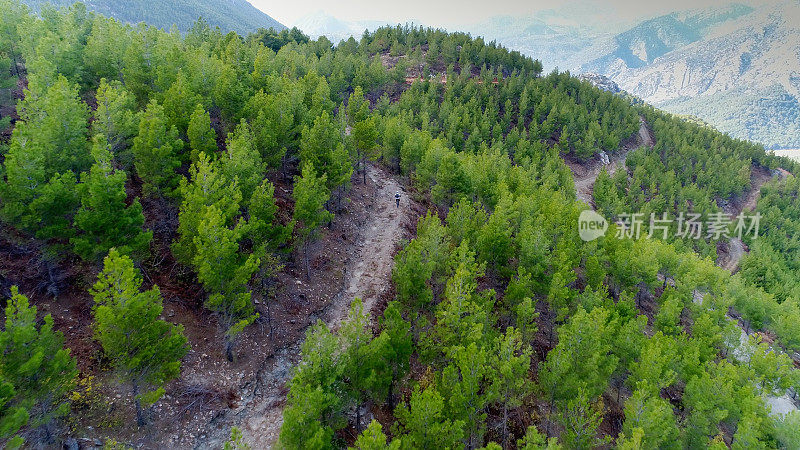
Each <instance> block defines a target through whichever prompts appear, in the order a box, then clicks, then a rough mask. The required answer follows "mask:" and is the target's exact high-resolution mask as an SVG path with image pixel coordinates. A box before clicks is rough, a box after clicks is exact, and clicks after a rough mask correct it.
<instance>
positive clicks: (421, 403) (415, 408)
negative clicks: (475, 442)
mask: <svg viewBox="0 0 800 450" xmlns="http://www.w3.org/2000/svg"><path fill="white" fill-rule="evenodd" d="M395 417H397V431H396V432H395V433H394V434H395V436H397V435H401V436H400V439H402V441H403V445H404V446H408V448H457V447H460V446H461V445H462V444H461V439H462V437H463V435H464V431H463V427H464V422H462V421H460V420H455V421H451V420H449V419H447V418H446V417H447V415H446V413H445V402H444V399H443V398H442V396H441V394H439V393H438V392H437V391H436V389H435V388H433V387H427V388H425V390H422V391H420V390H419V388H416V389H415V390H414V392H413V393H412V394H411V400H410V401H409V404H408V406H406V405H400V406H398V407H397V409H396V410H395Z"/></svg>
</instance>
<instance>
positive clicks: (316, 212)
mask: <svg viewBox="0 0 800 450" xmlns="http://www.w3.org/2000/svg"><path fill="white" fill-rule="evenodd" d="M326 181H327V178H326V177H325V175H322V176H317V172H316V170H315V169H314V166H312V165H310V164H306V165H305V166H303V171H302V175H301V176H300V177H298V178H296V179H295V183H294V190H293V191H292V197H293V198H294V220H295V221H296V222H297V225H298V226H299V230H298V234H299V236H298V239H297V244H298V245H299V247H300V250H301V251H302V254H303V259H304V260H305V266H306V278H310V277H311V273H310V270H311V267H310V265H309V263H308V246H309V244H310V243H311V241H312V240H313V239H314V238H315V237H316V236H317V233H318V231H319V227H320V226H321V225H323V224H324V223H326V222H329V221H331V220H333V214H331V213H330V212H329V211H327V210H326V209H325V203H327V201H328V199H330V192H329V191H328V189H327V187H326V186H325V184H326Z"/></svg>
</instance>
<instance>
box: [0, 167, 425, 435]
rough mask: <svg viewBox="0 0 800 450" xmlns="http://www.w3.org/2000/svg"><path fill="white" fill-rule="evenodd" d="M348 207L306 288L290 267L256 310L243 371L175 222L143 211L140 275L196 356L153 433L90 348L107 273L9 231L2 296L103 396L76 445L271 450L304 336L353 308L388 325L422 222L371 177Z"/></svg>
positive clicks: (1, 261)
mask: <svg viewBox="0 0 800 450" xmlns="http://www.w3.org/2000/svg"><path fill="white" fill-rule="evenodd" d="M355 178H356V177H354V179H355ZM359 178H360V177H359ZM356 181H358V180H356ZM274 182H275V184H276V193H275V196H276V200H277V202H278V204H279V206H280V207H281V213H282V214H283V215H284V217H282V220H284V221H286V220H288V214H289V213H288V211H291V200H290V198H291V187H290V185H288V184H287V183H285V182H283V181H281V180H279V179H276V180H274ZM397 190H401V194H403V195H402V196H403V199H402V201H401V207H400V208H399V209H396V208H395V204H394V193H395V192H396V191H397ZM346 197H347V198H346V199H344V200H343V202H342V209H341V210H340V211H338V212H337V214H336V217H335V219H334V220H333V222H332V223H331V225H330V227H327V228H324V229H323V232H322V236H321V238H320V239H319V240H318V241H317V242H316V243H315V244H314V245H313V246H312V249H311V251H312V256H311V273H310V277H309V279H307V278H306V273H305V271H304V268H303V265H302V264H295V263H294V258H293V257H291V256H287V257H286V258H285V261H284V264H285V268H284V270H283V271H282V272H281V273H280V274H279V275H278V277H277V278H278V279H277V282H276V283H275V285H276V286H275V292H274V298H272V299H269V300H268V299H264V298H259V297H257V298H256V299H255V301H256V308H257V310H258V312H259V313H260V315H261V319H260V320H259V321H257V322H256V323H255V324H254V325H252V326H250V327H248V328H247V329H246V330H245V332H244V333H243V335H242V337H241V339H240V341H239V343H238V346H237V349H236V351H237V358H236V361H235V362H234V363H229V362H228V361H227V360H226V358H225V355H224V354H223V347H222V333H221V332H220V330H219V327H218V326H217V321H216V318H215V317H214V316H213V315H212V314H210V313H208V312H207V311H206V310H205V309H203V307H202V303H203V299H204V294H203V291H202V288H201V287H200V286H199V285H198V284H197V282H196V280H195V279H194V276H193V275H192V273H191V271H189V270H188V269H186V268H185V267H182V266H180V265H179V264H177V263H176V262H175V261H174V260H173V259H172V258H171V256H170V254H169V251H168V248H169V242H170V241H171V239H172V238H174V226H176V225H177V223H176V222H175V220H176V219H177V216H176V214H177V211H176V210H175V209H174V207H173V206H169V205H167V204H163V203H162V204H159V203H158V202H152V203H153V204H150V205H146V208H145V210H146V211H147V212H148V215H147V217H146V221H147V226H148V227H151V228H153V229H154V230H155V237H156V239H155V241H154V245H153V249H152V252H153V257H152V258H150V260H148V261H147V262H146V263H145V264H143V265H142V266H141V270H142V274H143V279H144V284H145V286H144V287H145V288H149V287H150V286H151V285H152V284H153V283H155V284H158V285H159V287H160V288H161V291H162V293H163V295H164V314H163V317H164V318H165V319H166V320H168V321H170V322H174V323H179V324H182V325H183V326H184V329H185V333H186V336H187V337H188V339H189V343H190V344H191V350H190V351H189V353H188V354H187V356H186V358H185V359H184V361H183V367H182V371H181V375H180V377H179V378H178V379H177V380H175V381H173V382H171V383H169V384H168V385H167V387H166V395H165V397H164V398H163V399H162V400H161V401H160V402H158V403H157V404H156V405H154V407H153V411H152V415H151V421H152V422H151V424H150V425H149V426H147V427H145V428H142V429H138V428H137V427H136V426H135V420H133V418H134V411H133V405H132V401H131V400H132V398H131V396H130V394H129V392H128V389H127V388H126V387H125V386H120V385H119V383H118V381H117V380H116V378H115V377H114V374H113V373H112V372H111V371H110V369H109V367H108V365H107V364H106V362H105V361H104V360H103V359H102V352H101V351H100V348H99V346H98V345H97V343H96V341H94V340H93V338H92V330H91V305H92V298H91V296H90V295H89V294H88V291H87V290H88V288H89V287H90V286H91V284H93V283H94V280H95V277H96V275H97V272H98V271H99V269H100V265H99V264H94V265H93V264H86V263H83V262H81V261H80V260H78V259H77V258H75V257H73V256H70V253H69V252H68V251H66V250H64V251H61V252H59V255H58V256H59V257H56V258H52V257H48V256H47V255H46V250H45V248H44V246H43V245H42V244H41V243H39V242H37V241H35V240H32V239H30V238H27V237H24V236H22V235H20V234H18V233H16V232H13V231H9V230H8V229H0V294H2V295H3V296H4V297H5V296H7V295H8V293H9V289H10V287H11V286H12V285H18V286H19V287H20V291H21V292H22V293H24V294H26V295H28V296H29V298H30V299H31V302H32V303H33V304H34V305H36V306H37V307H38V308H39V312H40V316H41V315H44V314H46V313H50V314H52V315H53V318H54V321H55V326H56V328H57V329H58V330H60V331H61V332H63V333H64V335H65V338H66V346H67V347H69V348H70V349H71V351H72V354H73V355H74V356H75V357H76V359H77V361H78V367H79V369H80V377H81V378H86V377H93V380H94V381H93V383H92V385H93V391H94V393H93V394H92V395H87V396H85V398H84V399H82V400H81V401H79V402H75V404H74V409H75V412H74V414H73V415H72V416H71V417H70V420H69V421H68V422H69V424H68V425H69V429H70V432H69V433H68V434H69V435H70V436H71V437H73V438H75V439H77V440H78V442H79V443H80V444H81V445H84V446H86V445H95V444H98V445H99V444H100V443H102V442H104V441H105V440H106V438H107V437H109V436H113V437H114V438H115V439H116V440H117V441H119V442H123V443H125V444H128V445H132V446H135V447H143V448H209V447H211V448H217V447H221V446H222V443H223V442H224V441H225V440H226V439H227V438H228V436H229V435H230V428H231V427H232V426H238V427H240V428H241V429H242V430H243V432H244V435H245V440H246V441H247V442H249V443H250V444H251V445H252V447H253V448H265V447H270V446H271V445H272V444H274V442H275V440H276V439H277V436H278V432H279V430H280V423H281V422H280V421H281V413H282V410H283V403H284V401H285V397H286V386H285V384H286V381H287V380H288V379H289V377H290V375H291V367H292V366H293V365H294V364H296V363H297V360H298V357H299V348H300V344H301V342H302V340H303V338H304V336H305V331H306V329H307V328H308V327H309V326H310V325H311V324H313V323H315V322H316V321H317V320H318V319H322V320H324V321H326V322H327V323H331V324H335V323H338V321H339V320H340V319H341V318H342V316H343V315H345V314H346V312H347V310H348V307H349V304H350V302H351V301H352V298H353V297H355V296H360V297H362V298H364V300H365V303H366V305H367V306H368V307H369V308H370V309H372V310H373V311H374V312H375V313H379V311H380V309H381V308H382V307H383V306H384V305H385V303H386V301H388V297H389V296H391V292H390V291H389V290H388V289H389V288H390V286H391V283H390V277H391V268H392V266H393V256H394V254H395V252H396V251H397V250H398V248H399V245H400V244H401V241H402V240H403V239H409V238H410V237H411V236H412V235H413V230H414V229H415V226H416V220H417V218H418V217H419V215H420V214H421V213H422V212H423V211H424V209H423V208H422V207H421V206H420V205H419V204H417V203H416V202H414V201H413V200H412V199H411V198H410V196H409V195H407V194H406V193H405V192H404V191H403V190H402V188H401V185H400V184H399V183H398V182H397V181H396V180H395V179H394V178H393V177H392V176H391V175H390V174H388V173H387V172H385V171H383V170H382V169H380V168H378V167H376V166H372V165H370V166H368V177H367V184H366V185H364V184H360V183H359V184H355V185H353V186H352V189H351V190H350V191H349V192H348V193H347V194H346ZM267 306H269V308H267ZM267 318H270V319H271V320H270V321H269V322H268V321H267ZM78 418H80V419H78Z"/></svg>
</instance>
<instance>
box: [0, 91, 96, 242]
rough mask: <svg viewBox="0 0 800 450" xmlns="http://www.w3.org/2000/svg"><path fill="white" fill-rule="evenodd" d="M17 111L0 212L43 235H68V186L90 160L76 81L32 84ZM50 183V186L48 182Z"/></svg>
mask: <svg viewBox="0 0 800 450" xmlns="http://www.w3.org/2000/svg"><path fill="white" fill-rule="evenodd" d="M18 111H19V115H20V120H19V121H18V122H17V123H16V124H15V126H14V131H13V133H12V136H11V142H10V145H9V149H8V153H7V154H6V155H5V161H4V171H3V172H4V174H5V182H3V183H0V199H2V203H3V204H2V209H0V214H2V216H3V218H4V219H5V220H6V221H8V222H10V223H12V224H14V225H15V226H17V227H19V228H21V229H23V230H25V231H29V232H31V233H35V232H39V233H40V236H41V237H42V238H51V237H55V238H69V236H70V230H69V228H68V227H66V226H65V223H66V222H68V221H69V220H70V217H71V215H72V214H73V213H74V211H75V209H74V208H76V207H77V203H76V202H75V196H74V195H70V191H74V188H73V187H72V186H69V185H70V182H71V181H73V180H74V179H75V175H74V174H76V173H79V172H81V171H83V170H85V169H86V168H88V166H89V163H90V159H91V157H90V155H89V151H88V141H87V123H88V118H89V112H88V108H87V106H86V104H85V103H83V102H82V101H81V100H80V97H79V95H78V88H77V86H74V85H71V84H70V83H69V82H68V81H67V79H66V78H64V77H63V76H59V77H58V79H57V80H56V81H55V82H54V83H53V84H52V85H51V86H49V87H46V88H44V87H37V86H35V85H34V86H31V90H28V91H26V96H25V99H24V100H22V101H20V103H19V106H18ZM70 172H71V174H70ZM50 182H53V184H54V185H53V186H48V184H49V183H50ZM72 184H73V185H74V183H72ZM39 197H43V198H42V199H41V200H38V202H37V199H39ZM34 202H36V203H34ZM32 208H33V209H32ZM43 212H44V213H45V216H41V215H40V214H41V213H43Z"/></svg>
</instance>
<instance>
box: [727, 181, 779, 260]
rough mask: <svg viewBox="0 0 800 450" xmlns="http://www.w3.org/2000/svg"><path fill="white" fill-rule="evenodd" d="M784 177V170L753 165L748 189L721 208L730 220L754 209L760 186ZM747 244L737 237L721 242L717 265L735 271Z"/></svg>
mask: <svg viewBox="0 0 800 450" xmlns="http://www.w3.org/2000/svg"><path fill="white" fill-rule="evenodd" d="M785 177H786V172H785V171H781V170H778V171H776V172H774V173H773V172H770V171H769V170H768V169H766V168H764V167H753V170H752V171H751V174H750V189H748V190H747V192H746V193H745V194H744V195H742V196H740V197H739V198H737V199H735V200H734V201H732V202H729V203H727V204H725V205H724V206H723V210H724V211H725V213H727V214H728V215H729V216H730V217H731V220H736V217H737V216H738V215H739V214H741V213H742V212H750V211H753V210H755V209H756V203H758V199H759V197H760V196H761V187H762V186H764V184H765V183H766V182H767V181H769V180H771V179H773V178H778V179H783V178H785ZM747 251H748V249H747V246H746V245H745V244H744V242H742V240H741V239H739V238H737V237H732V238H731V239H730V241H729V242H723V243H721V244H720V246H719V247H718V248H717V255H718V256H717V265H718V266H720V267H722V268H724V269H726V270H729V271H730V272H736V271H737V270H738V269H739V261H740V260H741V259H742V257H743V256H744V254H745V253H747Z"/></svg>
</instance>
